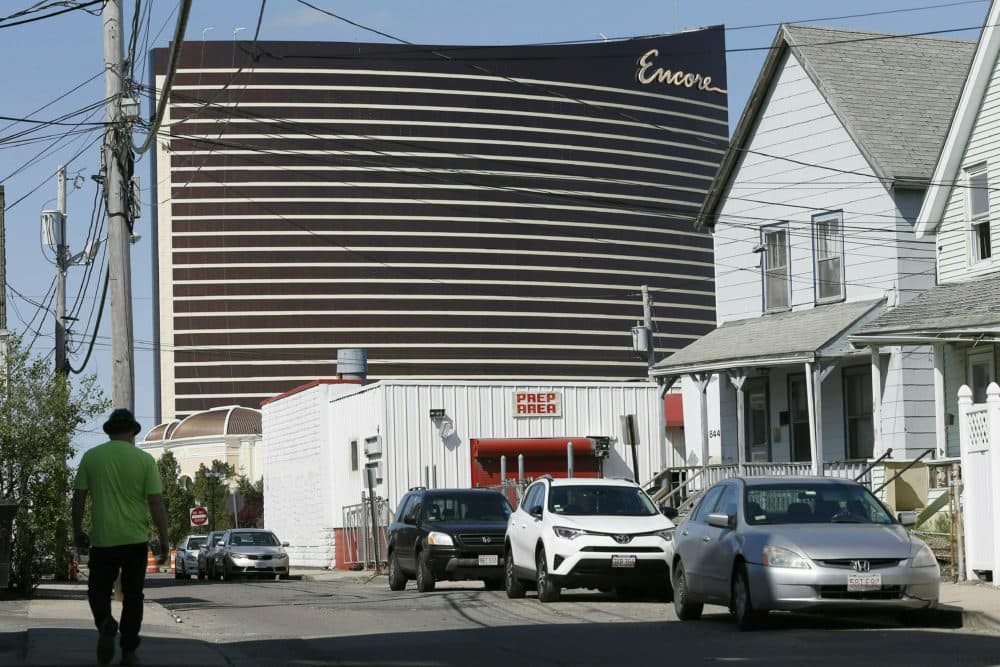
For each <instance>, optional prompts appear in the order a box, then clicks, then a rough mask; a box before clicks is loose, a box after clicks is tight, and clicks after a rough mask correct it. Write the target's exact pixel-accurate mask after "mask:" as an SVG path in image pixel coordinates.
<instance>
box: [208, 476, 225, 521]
mask: <svg viewBox="0 0 1000 667" xmlns="http://www.w3.org/2000/svg"><path fill="white" fill-rule="evenodd" d="M205 477H207V478H208V496H209V497H208V522H209V529H208V530H209V532H215V489H216V486H217V485H218V483H219V481H218V480H219V478H220V477H222V473H219V472H215V471H214V470H206V471H205Z"/></svg>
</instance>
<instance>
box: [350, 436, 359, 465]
mask: <svg viewBox="0 0 1000 667" xmlns="http://www.w3.org/2000/svg"><path fill="white" fill-rule="evenodd" d="M357 469H358V441H357V440H351V470H357Z"/></svg>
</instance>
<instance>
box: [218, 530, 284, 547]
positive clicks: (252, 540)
mask: <svg viewBox="0 0 1000 667" xmlns="http://www.w3.org/2000/svg"><path fill="white" fill-rule="evenodd" d="M229 543H230V544H232V545H233V546H238V547H276V546H278V545H279V544H280V542H278V538H277V537H275V536H274V533H257V532H249V531H239V532H235V533H233V534H231V535H230V536H229Z"/></svg>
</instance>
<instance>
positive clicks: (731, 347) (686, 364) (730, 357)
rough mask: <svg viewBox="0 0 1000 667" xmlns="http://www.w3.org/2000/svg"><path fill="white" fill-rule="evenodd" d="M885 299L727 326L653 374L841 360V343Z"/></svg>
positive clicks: (657, 367)
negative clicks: (819, 359)
mask: <svg viewBox="0 0 1000 667" xmlns="http://www.w3.org/2000/svg"><path fill="white" fill-rule="evenodd" d="M884 303H885V302H884V300H881V299H879V300H874V301H854V302H849V303H836V304H830V305H825V306H817V307H815V308H809V309H808V310H798V311H792V312H787V313H778V314H774V315H763V316H760V317H751V318H748V319H745V320H735V321H733V322H726V323H724V324H723V325H721V326H720V327H718V328H717V329H714V330H712V331H710V332H708V333H707V334H705V335H704V336H702V337H701V338H699V339H698V340H696V341H694V342H693V343H691V344H690V345H688V346H687V347H685V348H684V349H682V350H678V351H677V352H674V353H673V354H671V355H670V356H669V357H667V358H665V359H664V360H663V361H661V362H659V363H658V364H656V365H655V366H653V369H652V374H653V375H655V376H663V375H683V374H687V373H701V372H713V371H718V370H725V369H729V368H737V367H742V366H769V365H778V364H790V363H797V362H805V361H813V360H815V359H816V358H817V357H820V356H827V355H824V354H823V353H824V352H830V354H829V356H838V355H839V354H840V352H841V351H842V350H840V349H839V348H840V346H838V345H837V343H838V342H839V341H840V339H841V338H843V337H845V336H846V335H847V334H849V333H851V332H852V330H853V328H854V327H855V326H857V325H859V323H862V322H865V321H867V319H868V318H873V317H874V316H875V315H876V314H877V312H878V311H877V309H878V308H879V307H880V306H881V305H882V304H884Z"/></svg>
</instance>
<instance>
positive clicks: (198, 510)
mask: <svg viewBox="0 0 1000 667" xmlns="http://www.w3.org/2000/svg"><path fill="white" fill-rule="evenodd" d="M188 516H189V517H190V519H191V525H192V526H204V525H207V524H208V510H206V509H205V508H204V507H192V508H191V509H190V510H189V511H188Z"/></svg>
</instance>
